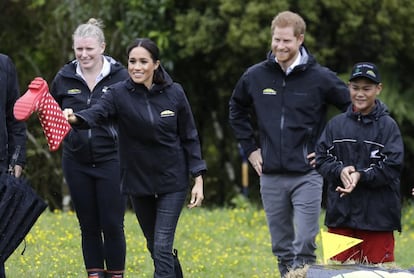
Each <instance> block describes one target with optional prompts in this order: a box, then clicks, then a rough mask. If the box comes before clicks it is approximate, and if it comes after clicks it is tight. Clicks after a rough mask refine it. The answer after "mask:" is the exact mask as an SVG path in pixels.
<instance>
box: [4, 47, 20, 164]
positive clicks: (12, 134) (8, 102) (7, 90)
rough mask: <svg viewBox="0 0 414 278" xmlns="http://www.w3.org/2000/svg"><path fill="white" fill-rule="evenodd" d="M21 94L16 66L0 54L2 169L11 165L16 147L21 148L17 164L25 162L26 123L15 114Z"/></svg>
mask: <svg viewBox="0 0 414 278" xmlns="http://www.w3.org/2000/svg"><path fill="white" fill-rule="evenodd" d="M19 96H20V91H19V85H18V79H17V73H16V68H15V66H14V64H13V62H12V61H11V59H10V58H9V57H8V56H6V55H4V54H0V170H4V169H6V168H7V167H8V166H9V163H10V162H11V158H12V156H13V154H14V153H15V151H16V149H17V150H19V151H18V153H19V154H18V156H17V160H16V164H18V165H21V166H24V164H25V160H26V124H25V123H24V122H18V121H17V120H16V119H15V118H14V115H13V107H14V103H15V102H16V100H17V98H18V97H19Z"/></svg>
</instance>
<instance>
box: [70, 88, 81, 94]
mask: <svg viewBox="0 0 414 278" xmlns="http://www.w3.org/2000/svg"><path fill="white" fill-rule="evenodd" d="M80 93H81V90H79V89H70V90H68V95H77V94H80Z"/></svg>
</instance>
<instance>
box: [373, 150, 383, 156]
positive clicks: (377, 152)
mask: <svg viewBox="0 0 414 278" xmlns="http://www.w3.org/2000/svg"><path fill="white" fill-rule="evenodd" d="M371 158H381V156H380V155H379V150H375V151H372V152H371Z"/></svg>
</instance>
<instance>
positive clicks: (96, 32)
mask: <svg viewBox="0 0 414 278" xmlns="http://www.w3.org/2000/svg"><path fill="white" fill-rule="evenodd" d="M102 29H103V22H102V21H101V20H99V19H95V18H90V19H89V20H88V22H87V23H84V24H81V25H79V26H78V27H77V28H76V30H75V32H74V33H73V35H72V39H73V40H74V39H75V37H78V38H86V37H95V38H97V39H98V42H99V43H105V36H104V33H103V31H102Z"/></svg>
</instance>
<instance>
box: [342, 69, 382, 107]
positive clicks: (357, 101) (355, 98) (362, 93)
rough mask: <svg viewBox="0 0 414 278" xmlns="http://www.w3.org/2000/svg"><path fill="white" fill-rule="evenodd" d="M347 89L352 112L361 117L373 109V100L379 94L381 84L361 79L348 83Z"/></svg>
mask: <svg viewBox="0 0 414 278" xmlns="http://www.w3.org/2000/svg"><path fill="white" fill-rule="evenodd" d="M348 87H349V91H350V94H351V100H352V105H353V109H354V111H355V112H360V113H361V114H363V115H366V114H369V113H370V112H371V111H372V110H373V109H374V106H375V99H376V98H377V95H379V94H380V92H381V89H382V84H381V83H378V84H377V83H374V82H372V81H371V80H369V79H368V78H364V77H361V78H356V79H354V80H352V81H350V82H349V84H348Z"/></svg>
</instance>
